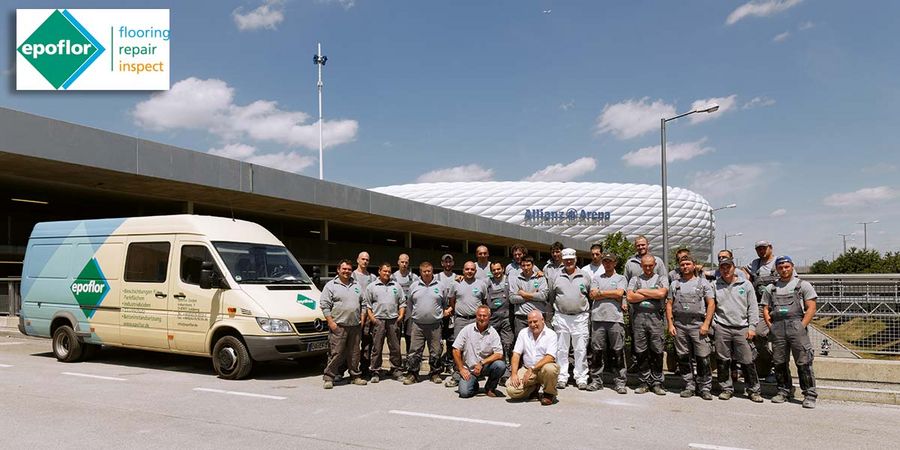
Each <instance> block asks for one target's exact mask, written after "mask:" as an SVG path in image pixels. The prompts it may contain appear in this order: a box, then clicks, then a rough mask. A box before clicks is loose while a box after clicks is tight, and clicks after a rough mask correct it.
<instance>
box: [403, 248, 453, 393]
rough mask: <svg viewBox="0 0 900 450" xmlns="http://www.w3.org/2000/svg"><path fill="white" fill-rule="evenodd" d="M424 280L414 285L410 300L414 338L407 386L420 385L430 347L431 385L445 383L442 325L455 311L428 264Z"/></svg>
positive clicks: (422, 268) (422, 272)
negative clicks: (442, 381)
mask: <svg viewBox="0 0 900 450" xmlns="http://www.w3.org/2000/svg"><path fill="white" fill-rule="evenodd" d="M419 275H420V279H419V281H417V282H416V283H413V285H412V287H411V288H410V292H409V297H410V303H411V304H412V311H410V313H409V314H411V315H412V322H411V328H412V330H411V333H410V335H411V338H412V347H411V348H410V350H409V352H407V357H406V363H407V370H408V372H407V375H406V379H404V380H403V384H414V383H415V382H416V381H418V377H419V369H420V368H421V366H422V353H423V352H424V351H425V344H426V343H427V344H428V366H429V369H430V370H429V375H430V377H431V381H432V382H434V383H440V382H441V365H440V357H441V321H442V320H443V319H444V318H445V317H450V314H452V313H453V308H451V307H450V302H449V300H448V298H447V293H446V291H444V290H443V289H442V288H441V284H440V283H438V281H437V280H435V278H434V267H433V266H432V265H431V263H430V262H428V261H425V262H423V263H422V264H420V265H419Z"/></svg>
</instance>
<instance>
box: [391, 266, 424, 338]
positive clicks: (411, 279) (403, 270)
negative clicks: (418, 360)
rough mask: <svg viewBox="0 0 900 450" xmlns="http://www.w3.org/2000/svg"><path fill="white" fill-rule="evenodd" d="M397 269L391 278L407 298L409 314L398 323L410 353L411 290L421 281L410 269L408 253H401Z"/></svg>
mask: <svg viewBox="0 0 900 450" xmlns="http://www.w3.org/2000/svg"><path fill="white" fill-rule="evenodd" d="M397 267H398V268H399V269H398V270H397V271H396V272H394V274H393V275H391V278H393V280H394V281H395V282H396V283H397V284H399V285H400V287H401V288H403V296H404V297H405V298H406V312H407V314H406V316H405V317H404V318H403V320H401V321H398V323H399V324H400V332H401V334H403V339H404V340H405V341H406V351H407V353H409V345H410V338H409V331H410V327H409V322H410V320H412V319H410V316H411V314H409V311H411V310H412V305H410V304H409V288H410V286H412V284H413V283H415V282H417V281H419V277H418V275H416V274H414V273H413V271H412V270H410V269H409V255H407V254H406V253H401V254H400V257H398V258H397Z"/></svg>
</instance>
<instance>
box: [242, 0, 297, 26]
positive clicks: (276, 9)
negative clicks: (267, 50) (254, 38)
mask: <svg viewBox="0 0 900 450" xmlns="http://www.w3.org/2000/svg"><path fill="white" fill-rule="evenodd" d="M231 17H232V18H233V19H234V24H235V25H237V27H238V30H241V31H253V30H259V29H261V28H266V29H269V30H274V29H275V26H276V25H278V24H279V23H281V22H282V21H284V1H283V0H265V1H264V2H263V4H262V5H259V6H258V7H256V8H255V9H253V10H251V11H249V12H247V13H245V12H244V8H243V7H239V8H237V9H235V10H234V11H232V12H231Z"/></svg>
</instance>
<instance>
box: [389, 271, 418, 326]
mask: <svg viewBox="0 0 900 450" xmlns="http://www.w3.org/2000/svg"><path fill="white" fill-rule="evenodd" d="M391 279H392V280H394V282H395V283H397V284H398V285H400V288H402V289H403V297H404V298H406V317H405V318H404V319H403V320H404V321H407V320H409V316H410V314H409V312H410V311H412V303H410V301H409V289H410V288H411V287H412V285H413V283H416V282H418V281H419V276H418V275H416V274H414V273H413V272H412V270H410V271H409V272H408V273H407V274H406V275H403V274H402V273H400V271H399V270H398V271H396V272H394V273H393V274H392V275H391Z"/></svg>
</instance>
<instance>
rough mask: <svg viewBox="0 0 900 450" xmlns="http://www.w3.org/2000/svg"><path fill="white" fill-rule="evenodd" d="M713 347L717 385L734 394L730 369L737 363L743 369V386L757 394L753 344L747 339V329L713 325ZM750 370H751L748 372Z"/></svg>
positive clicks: (757, 378) (758, 387)
mask: <svg viewBox="0 0 900 450" xmlns="http://www.w3.org/2000/svg"><path fill="white" fill-rule="evenodd" d="M713 327H714V328H715V330H716V332H715V336H714V341H715V346H716V359H717V363H718V364H717V367H716V370H717V372H718V379H719V385H720V386H721V387H722V391H724V392H734V385H733V383H732V381H731V373H730V372H731V368H732V367H734V363H739V364H740V365H741V367H742V368H743V369H744V384H745V385H746V386H747V391H749V392H751V393H752V392H755V393H757V394H758V393H759V390H760V386H759V375H758V374H757V372H756V366H755V365H754V364H753V353H754V352H753V342H751V341H749V340H748V339H747V330H748V327H727V326H724V325H719V324H714V325H713ZM750 369H752V370H750Z"/></svg>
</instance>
